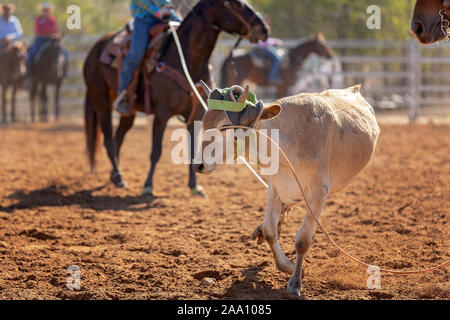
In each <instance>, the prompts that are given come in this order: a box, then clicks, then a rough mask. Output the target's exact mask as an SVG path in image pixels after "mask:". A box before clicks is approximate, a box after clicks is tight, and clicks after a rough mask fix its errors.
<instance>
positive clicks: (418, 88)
mask: <svg viewBox="0 0 450 320" xmlns="http://www.w3.org/2000/svg"><path fill="white" fill-rule="evenodd" d="M98 38H99V37H97V36H76V37H67V38H65V39H64V43H65V45H66V46H67V47H68V48H69V51H70V71H69V77H68V79H67V81H66V83H65V85H64V87H63V92H62V94H63V101H62V107H63V110H64V112H66V113H70V112H71V111H73V110H80V108H81V106H82V104H83V101H84V90H85V88H84V83H83V80H82V65H83V61H84V59H85V58H86V55H87V52H88V50H89V48H90V47H91V46H92V45H93V43H94V42H95V41H96V40H97V39H98ZM284 42H285V44H286V47H287V48H292V47H294V46H296V45H297V44H298V43H299V42H300V41H299V40H289V39H288V40H285V41H284ZM233 45H234V40H223V41H221V42H220V43H219V44H218V46H217V48H216V50H215V51H214V54H213V57H212V59H211V62H212V64H213V66H214V70H215V76H216V77H219V70H220V66H221V63H222V62H223V60H224V59H225V58H226V56H227V54H228V53H229V50H230V49H231V47H232V46H233ZM329 45H330V47H332V48H333V49H334V50H335V51H336V52H337V54H338V57H339V60H340V62H341V64H342V71H341V73H340V75H341V76H342V77H343V79H344V84H345V86H351V85H354V84H356V83H362V84H363V93H364V95H365V96H367V97H369V98H372V99H373V100H372V101H377V99H379V98H383V99H389V95H393V94H396V95H401V96H402V97H403V98H404V101H405V105H404V106H403V107H404V108H408V110H409V114H410V117H411V119H415V118H416V117H417V115H418V114H419V112H426V110H427V108H429V107H441V108H442V107H443V108H448V107H450V45H449V44H447V43H440V44H436V45H431V46H421V45H419V44H418V43H417V41H415V40H411V41H368V40H333V41H329ZM250 47H251V45H250V44H249V43H248V42H244V43H243V45H242V48H244V49H248V48H250ZM315 74H316V75H317V76H331V75H330V74H329V73H326V72H325V73H324V72H316V73H315ZM299 76H302V74H301V73H299ZM293 93H297V92H293ZM22 98H24V97H22Z"/></svg>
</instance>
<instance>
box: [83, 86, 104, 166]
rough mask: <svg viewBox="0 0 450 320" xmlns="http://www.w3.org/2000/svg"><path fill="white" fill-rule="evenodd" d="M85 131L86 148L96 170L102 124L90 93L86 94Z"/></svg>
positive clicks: (90, 161) (91, 163)
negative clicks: (99, 121)
mask: <svg viewBox="0 0 450 320" xmlns="http://www.w3.org/2000/svg"><path fill="white" fill-rule="evenodd" d="M84 129H85V134H86V147H87V152H88V158H89V163H90V165H91V170H94V168H95V156H96V153H97V149H98V146H99V144H100V136H101V134H100V124H99V123H98V117H97V112H95V109H94V106H93V104H92V101H91V98H90V97H89V93H86V99H85V102H84Z"/></svg>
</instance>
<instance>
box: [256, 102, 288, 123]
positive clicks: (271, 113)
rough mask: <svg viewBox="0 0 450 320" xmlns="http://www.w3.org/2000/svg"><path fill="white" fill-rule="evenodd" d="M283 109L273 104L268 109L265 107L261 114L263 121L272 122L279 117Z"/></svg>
mask: <svg viewBox="0 0 450 320" xmlns="http://www.w3.org/2000/svg"><path fill="white" fill-rule="evenodd" d="M282 110H283V108H281V106H280V105H279V104H273V105H270V106H268V107H265V108H264V110H263V112H262V114H261V118H260V119H261V120H262V121H267V120H272V119H275V118H276V117H278V115H279V114H280V113H281V111H282Z"/></svg>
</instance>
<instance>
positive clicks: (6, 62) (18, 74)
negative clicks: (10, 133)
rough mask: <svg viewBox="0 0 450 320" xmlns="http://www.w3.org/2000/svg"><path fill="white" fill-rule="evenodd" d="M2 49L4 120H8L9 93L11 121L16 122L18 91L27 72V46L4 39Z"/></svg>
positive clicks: (0, 69) (0, 70)
mask: <svg viewBox="0 0 450 320" xmlns="http://www.w3.org/2000/svg"><path fill="white" fill-rule="evenodd" d="M1 46H2V47H3V48H2V49H0V87H1V89H2V122H3V123H6V122H7V115H6V113H7V110H6V109H7V99H6V98H7V93H8V89H9V88H10V87H11V88H12V94H11V121H12V122H16V93H17V88H18V87H19V86H20V84H21V82H22V79H23V76H24V74H25V47H24V46H23V45H22V44H13V43H11V42H6V41H4V42H3V43H2V44H1Z"/></svg>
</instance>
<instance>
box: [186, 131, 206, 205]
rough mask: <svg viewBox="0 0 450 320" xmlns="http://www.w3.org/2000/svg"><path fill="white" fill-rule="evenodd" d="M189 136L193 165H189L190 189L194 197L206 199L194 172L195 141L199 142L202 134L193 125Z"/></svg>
mask: <svg viewBox="0 0 450 320" xmlns="http://www.w3.org/2000/svg"><path fill="white" fill-rule="evenodd" d="M188 131H189V135H190V138H191V141H190V144H191V147H190V152H191V163H190V165H189V188H190V189H191V193H192V195H193V196H200V197H205V196H206V193H205V190H204V189H203V187H202V186H201V185H197V176H196V174H195V171H194V158H195V152H196V150H195V141H198V140H197V139H198V135H199V134H200V130H197V131H198V132H196V130H195V125H194V124H192V125H191V126H190V127H189V128H188Z"/></svg>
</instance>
